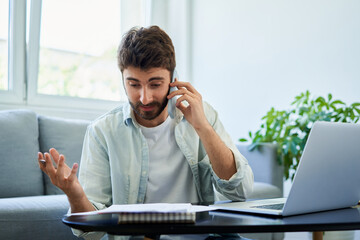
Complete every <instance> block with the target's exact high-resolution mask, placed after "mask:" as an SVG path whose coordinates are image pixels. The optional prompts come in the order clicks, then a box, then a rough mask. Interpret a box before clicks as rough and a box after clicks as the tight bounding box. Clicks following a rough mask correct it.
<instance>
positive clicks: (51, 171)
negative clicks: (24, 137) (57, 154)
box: [44, 153, 56, 178]
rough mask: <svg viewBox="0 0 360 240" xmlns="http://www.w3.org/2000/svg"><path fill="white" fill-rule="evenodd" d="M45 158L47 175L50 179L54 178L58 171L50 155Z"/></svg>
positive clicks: (46, 154)
mask: <svg viewBox="0 0 360 240" xmlns="http://www.w3.org/2000/svg"><path fill="white" fill-rule="evenodd" d="M44 158H45V161H46V173H47V174H48V175H49V177H50V178H52V177H54V176H55V174H56V169H55V168H54V166H53V164H52V160H51V157H50V154H49V153H45V154H44Z"/></svg>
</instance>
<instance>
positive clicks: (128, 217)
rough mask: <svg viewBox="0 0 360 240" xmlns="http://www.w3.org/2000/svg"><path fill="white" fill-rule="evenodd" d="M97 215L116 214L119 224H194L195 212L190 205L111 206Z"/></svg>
mask: <svg viewBox="0 0 360 240" xmlns="http://www.w3.org/2000/svg"><path fill="white" fill-rule="evenodd" d="M98 213H100V214H101V213H114V214H118V218H119V220H118V223H119V224H132V223H194V222H195V220H196V211H192V205H191V204H171V203H150V204H126V205H112V206H110V207H109V208H107V209H104V210H101V211H98Z"/></svg>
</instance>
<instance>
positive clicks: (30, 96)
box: [27, 0, 123, 110]
mask: <svg viewBox="0 0 360 240" xmlns="http://www.w3.org/2000/svg"><path fill="white" fill-rule="evenodd" d="M41 7H42V0H32V1H31V6H30V20H29V21H30V22H29V43H28V46H29V47H28V58H27V63H28V64H27V69H28V72H27V76H28V81H27V83H28V87H27V103H28V104H30V105H35V106H41V107H57V108H69V107H70V106H71V108H72V109H88V110H104V109H110V108H113V107H116V106H118V105H119V103H121V102H123V101H109V100H102V99H91V98H79V97H71V96H58V95H46V94H40V93H38V92H37V88H38V70H39V53H40V31H41V10H42V9H41ZM114 60H115V59H114ZM119 81H121V79H119Z"/></svg>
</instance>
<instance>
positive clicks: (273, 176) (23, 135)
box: [0, 110, 282, 239]
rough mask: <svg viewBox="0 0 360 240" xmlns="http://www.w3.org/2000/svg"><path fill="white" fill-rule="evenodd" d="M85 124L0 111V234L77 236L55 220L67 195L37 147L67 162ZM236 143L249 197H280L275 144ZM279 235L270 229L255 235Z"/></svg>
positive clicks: (75, 156)
mask: <svg viewBox="0 0 360 240" xmlns="http://www.w3.org/2000/svg"><path fill="white" fill-rule="evenodd" d="M88 123H89V122H88V121H85V120H70V119H62V118H54V117H47V116H42V115H37V114H36V113H35V112H33V111H30V110H7V111H0V162H1V167H0V239H77V238H76V237H75V236H73V234H72V232H71V229H70V228H68V227H67V226H66V225H64V224H63V223H62V222H61V219H62V217H63V216H64V214H66V213H67V211H68V208H69V204H68V202H67V198H66V196H65V195H64V194H63V193H62V192H61V191H60V190H59V189H57V188H56V187H54V186H53V185H52V184H51V182H50V181H49V179H48V177H47V176H46V175H44V174H43V173H42V172H41V170H40V169H39V167H38V163H37V152H39V151H41V152H47V151H48V150H49V149H50V148H51V147H55V148H56V149H58V150H59V152H61V153H62V154H64V155H65V157H66V162H67V163H68V165H69V166H72V164H73V163H74V162H79V160H80V155H81V149H82V143H83V137H84V134H85V131H86V127H87V125H88ZM238 147H239V149H240V151H241V152H242V153H243V154H244V155H245V157H247V158H248V160H249V162H250V165H251V166H252V168H253V171H254V174H255V180H256V183H255V187H254V192H253V194H252V195H251V196H250V198H265V197H266V198H270V197H280V196H282V170H281V168H280V167H279V165H278V164H277V163H276V160H275V159H276V149H275V147H274V146H273V145H264V146H262V147H261V148H260V149H259V150H257V151H254V152H248V151H247V147H246V146H245V145H238ZM253 236H254V235H253ZM274 237H275V238H274ZM281 238H282V237H281V236H280V237H278V236H277V235H276V234H275V235H273V234H267V235H266V236H265V235H264V234H262V235H261V236H260V235H259V236H258V237H256V239H281Z"/></svg>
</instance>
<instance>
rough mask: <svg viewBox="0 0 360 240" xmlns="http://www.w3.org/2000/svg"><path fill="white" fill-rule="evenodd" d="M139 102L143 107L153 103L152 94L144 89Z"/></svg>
mask: <svg viewBox="0 0 360 240" xmlns="http://www.w3.org/2000/svg"><path fill="white" fill-rule="evenodd" d="M140 101H141V103H142V104H143V105H147V104H149V103H151V102H152V101H153V97H152V93H151V91H150V90H148V89H146V88H144V89H143V90H142V92H141V96H140Z"/></svg>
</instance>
